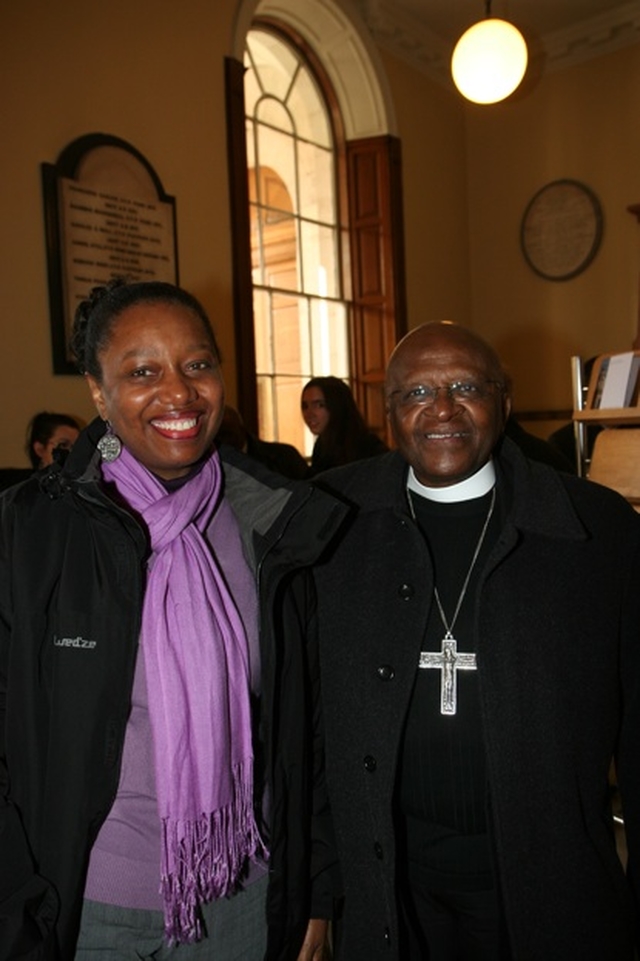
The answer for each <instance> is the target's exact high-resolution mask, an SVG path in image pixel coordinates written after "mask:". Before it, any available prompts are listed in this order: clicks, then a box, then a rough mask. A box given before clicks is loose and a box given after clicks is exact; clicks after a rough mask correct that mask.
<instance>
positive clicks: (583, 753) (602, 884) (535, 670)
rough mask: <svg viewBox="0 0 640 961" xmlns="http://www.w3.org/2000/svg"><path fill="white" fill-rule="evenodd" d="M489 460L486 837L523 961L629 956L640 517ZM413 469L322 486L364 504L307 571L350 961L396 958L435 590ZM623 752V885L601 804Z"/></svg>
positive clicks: (565, 483) (517, 464) (603, 498)
mask: <svg viewBox="0 0 640 961" xmlns="http://www.w3.org/2000/svg"><path fill="white" fill-rule="evenodd" d="M496 464H497V472H498V481H497V491H498V501H497V506H496V510H497V511H499V516H500V519H501V533H500V535H499V537H498V541H497V543H496V545H495V546H494V548H493V549H492V551H491V554H490V555H489V557H488V559H487V562H486V564H484V565H483V569H482V571H481V574H480V580H479V586H478V590H477V593H476V596H475V622H476V634H477V636H476V647H475V650H476V651H477V657H478V680H479V685H480V705H481V716H482V727H483V733H484V743H485V752H486V758H487V771H488V799H487V805H488V823H489V824H490V826H491V839H492V844H493V849H494V852H495V861H496V870H497V875H498V879H499V883H500V886H501V891H502V895H503V900H504V906H505V912H506V918H507V923H508V929H509V935H510V939H511V944H512V950H513V956H514V958H515V959H517V961H569V959H578V958H579V959H580V961H602V959H604V958H616V961H631V958H632V956H633V948H632V943H633V940H634V933H633V929H634V923H637V921H638V918H639V917H640V897H639V893H638V891H639V888H638V885H639V881H638V877H637V873H636V872H637V871H638V870H640V868H639V866H638V857H639V856H640V851H639V847H640V517H639V516H638V515H637V514H636V513H635V512H634V511H633V510H632V509H631V508H630V507H629V505H628V504H626V503H625V502H624V501H623V499H622V498H621V497H620V496H619V495H617V494H615V493H614V492H613V491H610V490H607V489H605V488H602V487H600V486H599V485H597V484H595V483H592V482H590V481H586V480H580V479H579V478H577V477H573V476H571V475H569V474H561V473H560V472H557V471H555V470H553V469H552V468H550V467H548V466H546V465H543V464H536V463H534V462H532V461H528V460H526V459H525V458H524V457H523V456H522V454H521V453H520V452H519V451H518V449H517V448H516V447H515V446H514V445H513V444H512V442H511V441H509V440H505V441H504V442H503V445H502V450H501V451H500V453H499V454H498V456H497V458H496ZM406 472H407V466H406V464H405V462H404V461H403V459H402V457H401V456H400V455H399V454H398V453H397V452H396V453H390V454H388V455H384V456H382V457H378V458H374V459H372V460H369V461H363V462H362V463H360V464H355V465H352V466H348V467H344V468H341V469H339V470H336V471H332V472H330V473H329V474H328V475H326V477H323V479H322V480H323V482H325V481H326V482H327V483H329V484H330V485H331V487H332V488H333V489H335V490H337V491H338V492H339V493H341V494H342V495H343V496H344V497H346V498H348V499H349V500H351V501H352V502H353V503H354V504H356V505H357V507H358V508H359V510H358V513H357V514H355V515H354V519H353V522H352V523H351V525H350V527H349V529H348V530H347V532H346V535H345V536H343V537H341V538H340V540H339V541H338V543H337V546H336V548H335V550H334V551H333V553H332V554H331V556H330V557H329V559H328V560H327V561H326V563H321V564H320V565H318V566H317V567H315V568H314V579H315V581H316V584H317V594H318V631H319V638H320V666H321V684H322V698H323V705H324V726H325V735H326V743H325V751H326V764H327V784H328V788H329V799H330V803H331V807H332V813H333V818H334V827H335V834H336V839H337V846H338V853H339V858H340V865H341V869H342V875H343V879H344V887H345V907H344V918H343V922H342V950H341V951H340V952H339V954H338V957H339V958H340V959H342V958H345V959H346V961H353V959H360V958H363V959H364V958H366V959H367V961H376V959H380V961H382V959H384V961H399V948H398V915H397V907H396V891H395V859H396V840H395V831H394V821H393V799H394V790H395V784H396V769H397V764H398V758H399V751H400V746H401V740H402V731H403V724H404V720H405V716H406V713H407V709H408V705H409V699H410V696H411V691H412V685H413V682H414V678H415V674H416V668H417V665H418V657H419V652H420V650H421V644H422V641H423V636H424V630H425V626H426V623H427V617H428V613H429V608H430V604H431V603H432V600H431V599H432V596H433V571H432V566H431V561H430V558H429V552H428V549H427V547H426V544H425V541H424V538H423V536H422V534H421V532H420V530H419V529H418V527H417V525H416V524H415V522H414V521H413V519H412V517H411V515H410V512H409V510H408V504H407V498H406V490H405V484H406ZM614 754H616V756H617V765H618V768H617V770H618V778H619V786H620V790H621V795H622V802H623V808H624V817H625V822H626V831H627V842H628V847H629V865H630V872H629V877H628V879H625V876H624V873H623V870H622V867H621V865H620V862H619V860H618V858H617V855H616V850H615V845H614V840H613V822H612V818H611V811H610V809H609V795H608V780H607V775H608V771H609V765H610V761H611V758H612V756H613V755H614ZM436 776H437V774H436ZM636 937H637V934H636Z"/></svg>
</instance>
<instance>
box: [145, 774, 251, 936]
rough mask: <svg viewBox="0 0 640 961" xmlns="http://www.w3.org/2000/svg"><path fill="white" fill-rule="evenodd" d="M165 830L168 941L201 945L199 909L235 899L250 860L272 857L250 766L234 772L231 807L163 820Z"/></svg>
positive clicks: (163, 881)
mask: <svg viewBox="0 0 640 961" xmlns="http://www.w3.org/2000/svg"><path fill="white" fill-rule="evenodd" d="M162 828H163V839H162V878H161V888H160V890H161V894H162V900H163V905H164V932H165V938H166V940H167V942H168V944H170V945H174V944H188V943H191V942H193V941H199V940H200V939H201V938H202V935H203V933H204V932H203V930H202V922H201V919H200V916H199V911H198V907H199V905H200V904H207V903H208V902H209V901H214V900H217V899H219V898H223V897H226V896H227V895H229V894H232V893H233V892H234V891H235V889H236V888H237V886H238V883H239V881H240V875H241V872H242V869H243V868H244V866H245V864H246V861H247V858H251V859H252V860H255V859H256V858H257V857H262V858H264V859H266V858H267V857H268V853H267V849H266V848H265V845H264V843H263V841H262V838H261V837H260V832H259V830H258V827H257V825H256V822H255V817H254V814H253V778H252V763H251V761H249V762H246V763H245V764H241V765H239V766H238V767H237V768H236V769H235V770H234V799H233V801H232V803H231V804H230V805H228V806H227V807H224V808H221V809H220V810H218V811H213V812H212V813H210V814H203V815H201V816H200V817H199V818H197V819H196V820H194V821H175V820H172V819H171V818H165V819H164V820H163V822H162Z"/></svg>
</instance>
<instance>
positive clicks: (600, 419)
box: [573, 351, 640, 427]
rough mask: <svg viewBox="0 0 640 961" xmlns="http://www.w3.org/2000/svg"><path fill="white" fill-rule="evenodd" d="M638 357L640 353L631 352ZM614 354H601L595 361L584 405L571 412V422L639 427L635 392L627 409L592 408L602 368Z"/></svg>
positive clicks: (639, 405)
mask: <svg viewBox="0 0 640 961" xmlns="http://www.w3.org/2000/svg"><path fill="white" fill-rule="evenodd" d="M633 354H634V355H635V356H640V351H633ZM613 356H615V355H614V354H601V355H600V356H599V357H598V358H597V359H596V361H595V363H594V365H593V369H592V371H591V377H590V378H589V390H588V392H587V398H586V401H585V405H584V407H582V408H579V409H576V410H574V412H573V420H574V421H578V422H580V423H587V424H589V423H591V424H600V425H601V426H602V427H624V426H626V427H630V426H633V425H638V426H640V403H639V398H638V396H637V394H638V392H637V390H636V391H635V392H634V395H635V396H634V403H633V404H631V405H630V406H628V407H598V406H597V405H596V406H594V404H595V403H596V398H597V396H598V386H599V385H600V386H601V379H602V378H601V374H602V370H603V366H604V367H606V365H607V364H608V362H609V359H610V358H611V357H613Z"/></svg>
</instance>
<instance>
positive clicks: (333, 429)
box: [300, 377, 387, 476]
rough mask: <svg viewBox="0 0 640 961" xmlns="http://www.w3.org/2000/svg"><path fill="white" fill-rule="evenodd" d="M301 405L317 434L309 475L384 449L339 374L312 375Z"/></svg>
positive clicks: (379, 452)
mask: <svg viewBox="0 0 640 961" xmlns="http://www.w3.org/2000/svg"><path fill="white" fill-rule="evenodd" d="M300 406H301V409H302V416H303V418H304V422H305V424H306V425H307V427H308V428H309V430H310V431H311V433H312V434H315V436H316V442H315V444H314V445H313V453H312V455H311V467H310V471H309V474H310V476H312V475H315V474H319V473H320V471H324V470H328V469H329V468H331V467H340V466H341V465H342V464H349V463H351V461H356V460H362V459H363V458H365V457H373V456H375V455H376V454H384V453H385V451H386V450H387V446H386V444H385V443H384V442H383V441H382V440H381V439H380V438H379V437H378V435H377V434H374V433H373V431H371V430H369V428H368V427H367V425H366V423H365V421H364V418H363V416H362V414H361V413H360V411H359V410H358V408H357V406H356V402H355V399H354V397H353V394H352V393H351V390H350V389H349V387H348V386H347V384H345V382H344V381H343V380H340V378H339V377H313V378H312V379H311V380H310V381H309V382H308V383H307V384H306V385H305V387H304V389H303V391H302V398H301V402H300Z"/></svg>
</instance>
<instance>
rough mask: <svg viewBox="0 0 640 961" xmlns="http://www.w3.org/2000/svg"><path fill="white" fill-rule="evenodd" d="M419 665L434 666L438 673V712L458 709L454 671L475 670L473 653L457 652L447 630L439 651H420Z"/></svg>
mask: <svg viewBox="0 0 640 961" xmlns="http://www.w3.org/2000/svg"><path fill="white" fill-rule="evenodd" d="M418 666H419V667H426V668H429V667H436V668H438V670H440V671H441V675H440V713H441V714H455V713H456V711H457V709H458V683H457V676H456V671H475V670H477V665H476V656H475V654H458V642H457V641H456V639H455V637H453V636H452V634H451V631H447V633H446V635H445V636H444V637H443V639H442V650H441V651H421V652H420V661H419V664H418Z"/></svg>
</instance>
